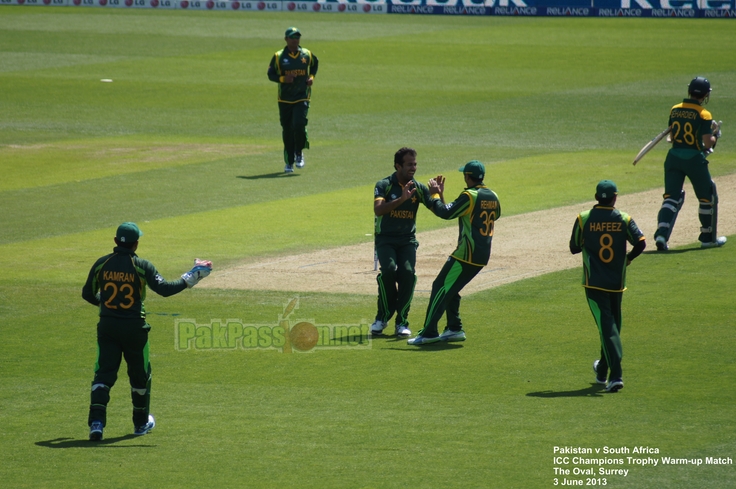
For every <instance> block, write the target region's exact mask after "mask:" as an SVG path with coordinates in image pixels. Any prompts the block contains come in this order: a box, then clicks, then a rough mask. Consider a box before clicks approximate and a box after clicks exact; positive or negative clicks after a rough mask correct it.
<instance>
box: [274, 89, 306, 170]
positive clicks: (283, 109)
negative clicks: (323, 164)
mask: <svg viewBox="0 0 736 489" xmlns="http://www.w3.org/2000/svg"><path fill="white" fill-rule="evenodd" d="M308 115H309V102H307V101H304V102H297V103H295V104H287V103H284V102H279V119H280V121H281V137H282V139H283V141H284V162H285V163H288V164H289V165H293V164H294V155H295V154H301V152H302V150H303V149H305V148H307V149H309V138H308V136H307V123H308V119H307V116H308Z"/></svg>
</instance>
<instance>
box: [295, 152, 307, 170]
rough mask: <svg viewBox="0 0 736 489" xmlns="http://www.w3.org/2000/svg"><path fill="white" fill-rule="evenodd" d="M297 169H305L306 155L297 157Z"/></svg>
mask: <svg viewBox="0 0 736 489" xmlns="http://www.w3.org/2000/svg"><path fill="white" fill-rule="evenodd" d="M295 159H296V167H297V168H304V164H305V161H304V153H302V154H298V155H296V158H295Z"/></svg>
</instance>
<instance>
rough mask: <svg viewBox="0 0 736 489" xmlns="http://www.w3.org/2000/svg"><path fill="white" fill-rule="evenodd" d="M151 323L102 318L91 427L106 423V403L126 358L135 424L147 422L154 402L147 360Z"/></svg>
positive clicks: (93, 384) (98, 326) (98, 327)
mask: <svg viewBox="0 0 736 489" xmlns="http://www.w3.org/2000/svg"><path fill="white" fill-rule="evenodd" d="M150 329H151V327H150V326H149V325H148V324H144V325H143V326H141V325H140V323H139V322H138V321H125V320H114V319H107V318H101V319H100V322H99V323H98V324H97V362H96V364H95V377H94V380H93V381H92V393H91V395H90V406H89V418H88V424H90V425H91V424H92V421H102V424H103V426H104V425H105V424H107V404H108V403H109V402H110V389H112V387H113V386H114V385H115V381H116V380H117V378H118V370H119V369H120V363H121V361H122V359H123V358H125V363H126V364H127V365H128V379H129V380H130V387H131V399H132V401H133V425H134V426H142V425H144V424H146V423H147V422H148V413H149V408H150V403H151V363H150V362H149V360H148V349H149V347H148V331H149V330H150Z"/></svg>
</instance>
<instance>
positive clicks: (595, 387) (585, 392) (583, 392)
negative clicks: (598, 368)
mask: <svg viewBox="0 0 736 489" xmlns="http://www.w3.org/2000/svg"><path fill="white" fill-rule="evenodd" d="M603 391H605V386H603V385H600V384H591V386H590V387H586V388H585V389H579V390H576V391H560V392H553V391H540V392H530V393H529V394H527V397H602V396H603V394H604V392H603Z"/></svg>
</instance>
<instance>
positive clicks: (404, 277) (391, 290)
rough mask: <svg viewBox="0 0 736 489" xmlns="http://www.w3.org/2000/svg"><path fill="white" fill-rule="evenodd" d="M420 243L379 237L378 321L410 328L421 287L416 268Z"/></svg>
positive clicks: (414, 240) (377, 245)
mask: <svg viewBox="0 0 736 489" xmlns="http://www.w3.org/2000/svg"><path fill="white" fill-rule="evenodd" d="M418 246H419V243H418V242H417V240H416V239H413V238H409V239H407V238H390V237H382V236H378V237H376V256H377V257H378V263H379V264H380V266H381V271H380V273H379V274H378V276H377V277H376V281H377V282H378V313H377V314H376V320H377V321H383V322H385V323H388V322H389V320H390V319H391V318H392V317H393V315H394V314H396V324H405V325H407V326H408V325H409V319H408V318H409V309H411V300H412V298H413V297H414V286H415V285H416V283H417V276H416V274H415V267H416V263H417V247H418Z"/></svg>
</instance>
